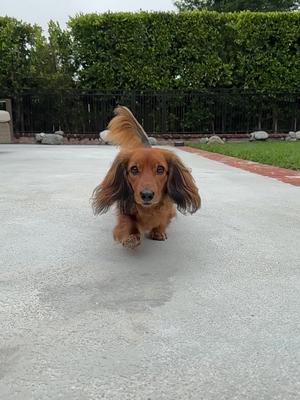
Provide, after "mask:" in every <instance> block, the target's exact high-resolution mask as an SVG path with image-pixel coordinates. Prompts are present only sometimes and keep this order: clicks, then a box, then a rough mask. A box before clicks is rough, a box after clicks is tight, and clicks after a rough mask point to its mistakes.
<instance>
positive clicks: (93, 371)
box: [0, 145, 300, 400]
mask: <svg viewBox="0 0 300 400" xmlns="http://www.w3.org/2000/svg"><path fill="white" fill-rule="evenodd" d="M179 153H180V155H181V156H182V158H183V159H184V161H185V162H186V163H187V164H188V165H189V166H190V167H192V169H193V174H194V176H195V178H196V180H197V182H198V184H199V187H200V189H201V194H202V198H203V208H202V210H201V211H200V212H198V213H197V214H195V215H194V216H188V217H184V216H181V215H179V216H178V218H177V220H176V221H175V222H174V223H173V224H172V225H171V227H170V229H169V239H168V241H167V242H165V243H164V242H154V241H150V240H145V242H144V244H143V245H142V246H141V247H140V248H139V249H138V250H137V251H129V250H126V249H123V248H122V247H120V246H119V245H117V244H115V243H114V242H113V240H112V236H111V231H112V228H113V225H114V216H113V214H112V213H109V214H107V215H105V216H102V217H94V216H93V215H92V211H91V209H90V205H89V197H90V195H91V192H92V190H93V188H94V187H95V186H96V185H97V184H98V183H99V181H100V180H101V178H102V177H103V176H104V174H105V172H106V170H107V168H108V166H109V164H110V162H111V160H112V159H113V157H114V156H115V154H116V150H115V149H113V148H111V147H106V146H97V147H96V146H95V147H92V146H77V147H75V146H64V147H59V146H58V147H56V146H55V147H54V146H53V147H46V146H44V147H43V146H37V145H36V146H30V145H27V146H26V145H2V146H0V224H1V226H0V246H1V248H0V398H1V399H3V400H16V399H18V400H44V399H45V400H46V399H47V400H48V399H49V400H58V399H64V400H77V399H78V400H92V399H109V400H115V399H118V400H127V399H141V400H150V399H151V400H161V399H168V400H175V399H176V400H177V399H183V400H185V399H193V400H200V399H203V400H222V399H228V400H233V399H241V400H246V399H253V400H261V399H270V400H271V399H272V400H275V399H277V400H278V399H282V400H289V399H299V398H300V272H299V271H300V188H297V187H295V186H290V185H288V184H284V183H281V182H278V181H276V180H273V179H270V178H266V177H262V176H258V175H254V174H251V173H248V172H245V171H241V170H239V169H235V168H232V167H229V166H226V165H224V164H220V163H217V162H215V161H211V160H208V159H204V158H201V157H200V156H198V155H193V154H188V153H185V152H181V151H179Z"/></svg>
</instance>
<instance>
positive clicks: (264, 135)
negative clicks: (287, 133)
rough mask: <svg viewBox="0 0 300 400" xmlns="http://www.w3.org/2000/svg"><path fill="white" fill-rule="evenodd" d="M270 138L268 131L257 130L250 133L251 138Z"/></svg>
mask: <svg viewBox="0 0 300 400" xmlns="http://www.w3.org/2000/svg"><path fill="white" fill-rule="evenodd" d="M268 138H269V134H268V132H265V131H255V132H252V133H251V134H250V140H267V139H268Z"/></svg>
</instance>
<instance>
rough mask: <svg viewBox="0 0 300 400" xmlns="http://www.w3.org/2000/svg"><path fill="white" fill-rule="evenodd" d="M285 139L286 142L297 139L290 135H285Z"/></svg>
mask: <svg viewBox="0 0 300 400" xmlns="http://www.w3.org/2000/svg"><path fill="white" fill-rule="evenodd" d="M285 140H286V142H296V141H297V139H296V138H295V137H291V136H287V137H286V138H285Z"/></svg>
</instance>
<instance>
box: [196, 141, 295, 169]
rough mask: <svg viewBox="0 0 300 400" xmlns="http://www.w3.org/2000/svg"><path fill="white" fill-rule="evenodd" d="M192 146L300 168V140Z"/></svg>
mask: <svg viewBox="0 0 300 400" xmlns="http://www.w3.org/2000/svg"><path fill="white" fill-rule="evenodd" d="M190 147H196V148H198V149H202V150H206V151H211V152H213V153H221V154H226V155H228V156H233V157H238V158H242V159H244V160H251V161H257V162H260V163H263V164H270V165H276V166H277V167H283V168H290V169H294V170H300V141H299V142H292V143H287V142H240V143H234V142H228V143H225V144H190Z"/></svg>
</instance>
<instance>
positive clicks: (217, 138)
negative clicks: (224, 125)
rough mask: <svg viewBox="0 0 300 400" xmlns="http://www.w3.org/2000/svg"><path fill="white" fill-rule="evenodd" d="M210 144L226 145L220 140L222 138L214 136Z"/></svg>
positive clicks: (210, 139)
mask: <svg viewBox="0 0 300 400" xmlns="http://www.w3.org/2000/svg"><path fill="white" fill-rule="evenodd" d="M207 143H208V144H214V143H219V144H224V141H223V140H222V139H221V138H220V136H217V135H213V136H211V137H210V138H209V139H208V142H207Z"/></svg>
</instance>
